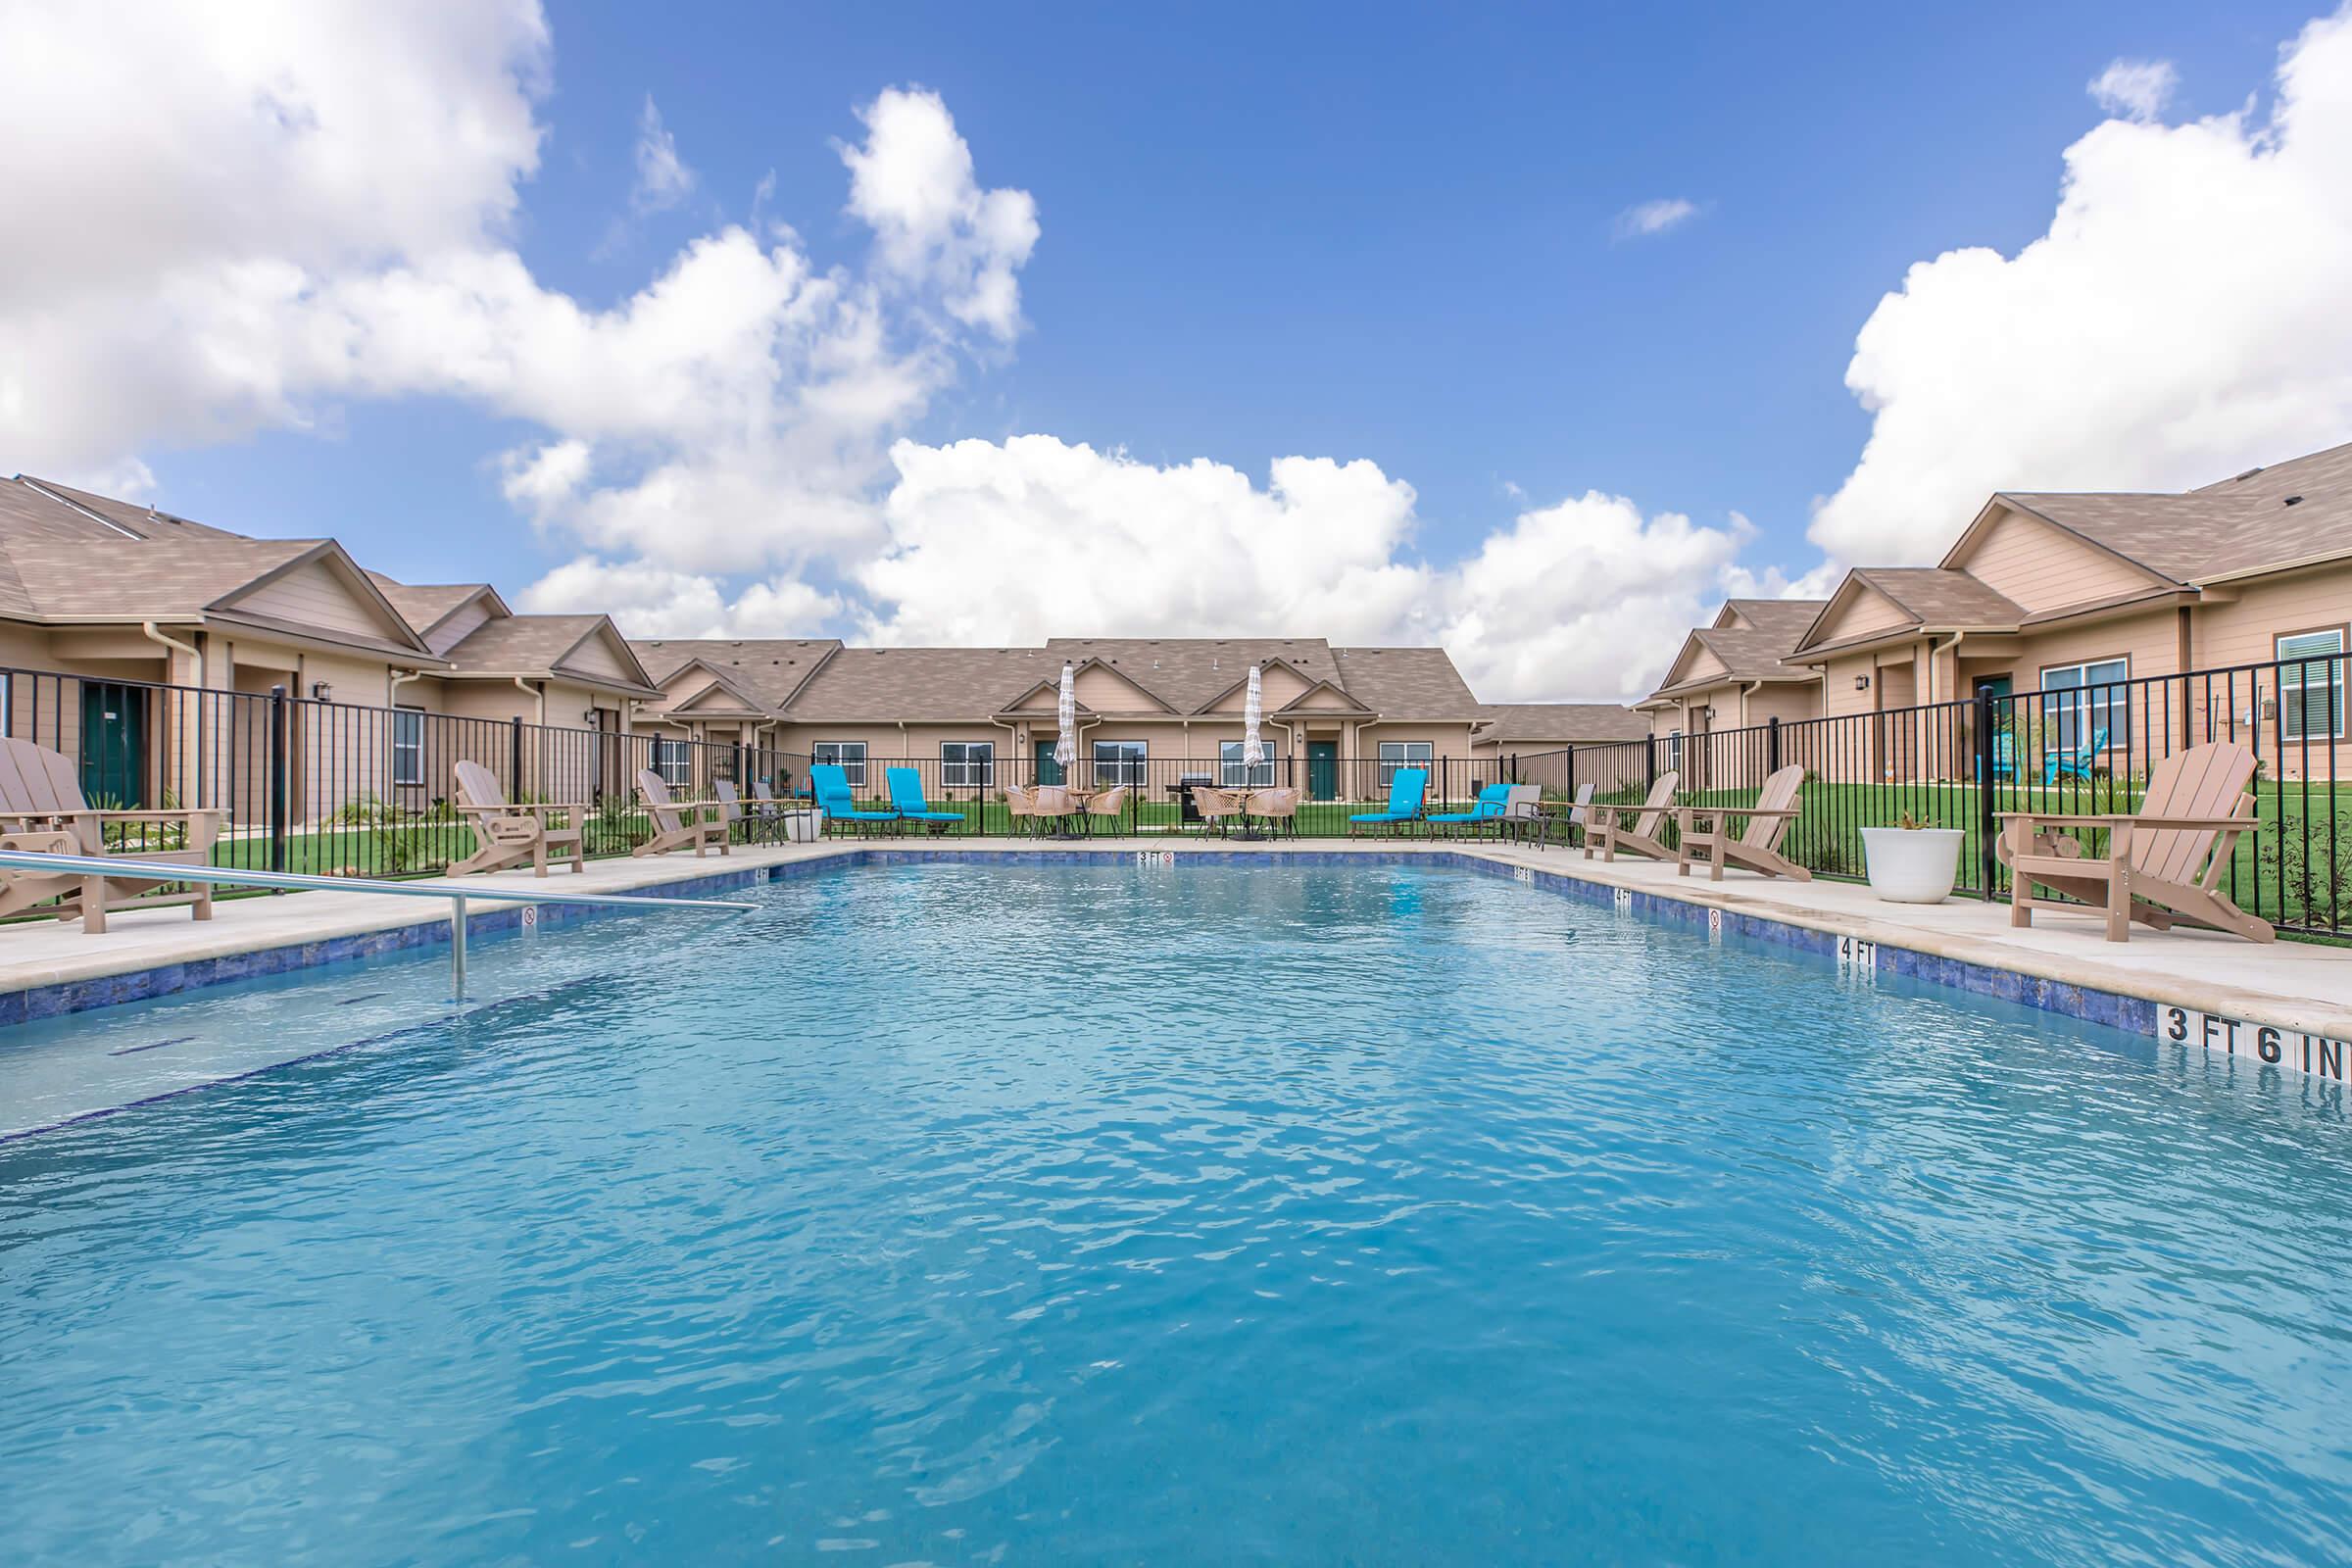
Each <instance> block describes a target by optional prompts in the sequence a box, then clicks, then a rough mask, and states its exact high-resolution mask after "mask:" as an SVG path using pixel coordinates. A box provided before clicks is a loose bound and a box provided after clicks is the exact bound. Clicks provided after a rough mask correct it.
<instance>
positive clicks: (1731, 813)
mask: <svg viewBox="0 0 2352 1568" xmlns="http://www.w3.org/2000/svg"><path fill="white" fill-rule="evenodd" d="M1804 782H1805V770H1804V769H1803V768H1802V767H1798V766H1794V765H1791V766H1789V767H1784V768H1782V769H1781V770H1780V771H1779V772H1777V773H1774V774H1773V775H1772V776H1771V777H1770V778H1768V779H1766V780H1765V781H1764V788H1763V789H1761V790H1759V791H1758V792H1757V793H1756V804H1755V805H1753V806H1681V807H1677V808H1675V812H1674V826H1675V836H1676V838H1677V839H1679V840H1680V841H1681V847H1680V848H1679V849H1678V850H1677V852H1676V855H1675V863H1674V869H1675V874H1676V875H1678V876H1689V875H1690V874H1691V866H1693V865H1696V864H1697V863H1699V862H1700V861H1702V860H1703V861H1705V862H1706V866H1707V880H1708V881H1710V882H1720V881H1722V880H1723V868H1724V867H1725V866H1726V865H1743V866H1745V867H1747V869H1749V870H1750V871H1761V872H1763V873H1764V874H1765V875H1766V876H1785V877H1788V878H1789V879H1790V880H1791V881H1796V882H1810V881H1812V880H1813V873H1812V872H1810V871H1808V870H1806V869H1805V868H1804V867H1803V866H1801V865H1799V864H1797V863H1796V862H1795V861H1794V860H1791V859H1790V858H1789V857H1787V856H1786V855H1783V854H1782V853H1781V839H1782V837H1783V836H1784V835H1785V834H1787V833H1788V831H1789V823H1791V822H1793V821H1795V820H1796V819H1797V817H1799V816H1801V815H1802V814H1803V809H1802V808H1801V807H1799V806H1798V805H1797V804H1796V796H1797V791H1798V790H1799V788H1801V787H1802V786H1803V784H1804ZM1742 817H1744V818H1745V819H1746V821H1747V826H1746V827H1745V828H1743V829H1741V830H1740V834H1739V836H1738V837H1736V838H1735V837H1734V836H1733V834H1732V823H1733V822H1734V821H1735V820H1736V819H1739V818H1742Z"/></svg>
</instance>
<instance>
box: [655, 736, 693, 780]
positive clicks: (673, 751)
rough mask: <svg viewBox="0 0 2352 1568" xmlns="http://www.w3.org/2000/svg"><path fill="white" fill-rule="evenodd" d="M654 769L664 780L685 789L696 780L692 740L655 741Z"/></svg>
mask: <svg viewBox="0 0 2352 1568" xmlns="http://www.w3.org/2000/svg"><path fill="white" fill-rule="evenodd" d="M654 771H655V772H657V773H659V774H661V775H662V783H664V784H667V785H671V786H672V787H674V788H679V789H683V788H685V787H686V786H688V785H690V784H692V783H693V782H694V745H693V743H692V742H690V741H665V740H661V739H657V740H655V742H654Z"/></svg>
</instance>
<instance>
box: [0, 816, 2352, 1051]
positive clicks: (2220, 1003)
mask: <svg viewBox="0 0 2352 1568" xmlns="http://www.w3.org/2000/svg"><path fill="white" fill-rule="evenodd" d="M1073 852H1074V853H1076V854H1079V855H1083V856H1087V857H1094V856H1113V857H1115V856H1133V855H1136V854H1138V853H1144V854H1149V855H1152V856H1155V857H1156V856H1159V855H1162V854H1167V855H1173V856H1174V857H1176V858H1177V859H1178V861H1181V860H1182V859H1183V858H1189V857H1195V856H1201V855H1210V856H1214V857H1216V858H1218V859H1219V860H1234V859H1241V858H1264V859H1267V860H1277V859H1281V858H1289V857H1293V856H1308V857H1322V858H1348V857H1355V856H1380V857H1396V856H1400V855H1401V856H1406V857H1420V856H1440V857H1459V858H1463V859H1465V860H1471V861H1477V862H1483V863H1484V864H1485V865H1486V866H1488V867H1491V868H1493V869H1494V870H1495V871H1496V872H1499V873H1501V874H1509V875H1515V876H1523V878H1524V879H1528V880H1538V881H1540V882H1542V883H1544V884H1548V885H1552V886H1555V887H1557V888H1559V889H1561V890H1562V891H1567V892H1570V893H1582V894H1583V895H1584V896H1585V897H1587V898H1590V899H1594V900H1596V901H1597V900H1598V899H1600V898H1601V897H1602V894H1601V890H1608V892H1609V895H1610V896H1612V897H1613V896H1614V895H1615V894H1616V893H1617V891H1618V890H1623V892H1624V893H1626V894H1628V895H1638V896H1642V897H1641V898H1640V901H1639V904H1638V905H1636V909H1637V912H1641V911H1642V910H1644V909H1646V910H1647V911H1649V912H1652V913H1657V914H1661V915H1664V916H1666V917H1669V918H1679V919H1682V920H1686V921H1691V922H1694V923H1702V928H1707V927H1706V926H1705V925H1704V923H1705V922H1709V921H1711V920H1730V921H1731V922H1732V924H1733V926H1734V927H1735V928H1736V929H1738V930H1740V931H1742V932H1745V933H1749V934H1763V935H1766V936H1767V938H1768V939H1770V940H1784V941H1787V940H1792V937H1791V935H1790V933H1814V934H1817V936H1818V938H1819V939H1824V940H1818V941H1815V942H1814V944H1813V945H1815V946H1817V947H1823V948H1827V949H1829V950H1831V951H1835V952H1837V953H1838V955H1839V956H1840V958H1841V959H1844V958H1846V957H1848V956H1853V957H1855V958H1856V959H1858V961H1860V962H1862V963H1864V964H1865V965H1866V966H1868V967H1871V968H1872V969H1874V970H1875V971H1879V972H1888V973H1897V974H1908V975H1913V976H1915V977H1919V978H1924V979H1929V980H1937V981H1942V982H1944V983H1947V984H1954V985H1961V986H1964V987H1966V988H1968V989H1973V990H1978V991H1986V992H1993V993H1995V994H2001V995H2010V996H2017V997H2019V998H2020V1000H2026V1001H2028V1002H2029V1003H2031V1004H2033V1005H2043V1006H2050V1007H2053V1008H2056V1009H2057V1010H2063V1011H2070V1012H2075V1013H2077V1014H2078V1015H2080V1016H2085V1017H2093V1018H2096V1019H2099V1020H2100V1021H2107V1022H2113V1023H2117V1024H2118V1025H2120V1026H2122V1027H2125V1028H2130V1029H2133V1030H2135V1031H2137V1032H2142V1033H2148V1034H2153V1035H2156V1036H2158V1037H2159V1038H2165V1039H2170V1040H2173V1041H2176V1042H2180V1043H2202V1044H2204V1045H2205V1046H2206V1047H2207V1048H2208V1049H2212V1050H2226V1051H2229V1052H2230V1053H2231V1054H2249V1055H2254V1054H2259V1055H2260V1058H2261V1059H2263V1060H2265V1061H2273V1062H2278V1061H2281V1060H2283V1061H2284V1062H2285V1064H2286V1065H2289V1066H2295V1065H2301V1066H2303V1067H2304V1069H2305V1070H2317V1069H2316V1068H2315V1067H2314V1066H2313V1062H2315V1061H2317V1060H2318V1059H2319V1058H2318V1057H2317V1056H2315V1055H2314V1052H2315V1049H2316V1048H2315V1046H2314V1042H2315V1041H2316V1042H2319V1043H2320V1044H2322V1045H2324V1046H2326V1047H2327V1048H2330V1050H2329V1052H2328V1053H2327V1055H2328V1059H2329V1060H2331V1061H2333V1062H2334V1063H2335V1064H2336V1071H2334V1072H2333V1073H2329V1074H2327V1076H2330V1077H2340V1076H2343V1073H2344V1070H2345V1069H2344V1066H2343V1057H2344V1056H2345V1055H2346V1054H2347V1053H2345V1051H2344V1049H2343V1046H2342V1044H2341V1043H2343V1042H2345V1041H2348V1040H2352V952H2347V951H2346V950H2344V949H2340V948H2328V947H2322V946H2318V945H2315V944H2308V943H2293V942H2279V943H2277V944H2273V945H2269V946H2263V945H2257V944H2254V943H2249V942H2245V941H2242V940H2240V939H2238V938H2235V937H2229V936H2223V935H2220V934H2218V933H2213V932H2202V931H2189V930H2186V929H2177V930H2175V931H2172V932H2143V931H2137V930H2135V931H2134V934H2133V936H2132V940H2131V942H2130V943H2128V944H2122V945H2118V944H2113V943H2109V942H2107V941H2106V940H2104V937H2103V934H2102V928H2101V926H2100V923H2099V921H2098V920H2097V919H2096V918H2095V917H2093V916H2091V915H2088V914H2083V913H2075V912H2070V911H2067V910H2063V909H2058V908H2052V907H2048V906H2044V907H2041V908H2040V909H2039V911H2038V912H2037V915H2036V920H2037V923H2036V924H2035V925H2034V927H2033V928H2032V929H2030V930H2025V931H2018V930H2013V929H2012V928H2011V927H2010V925H2009V923H2008V922H2009V909H2008V906H2007V905H2006V904H1987V903H1985V902H1982V901H1979V900H1975V899H1960V898H1955V899H1952V900H1949V901H1947V902H1945V903H1943V904H1940V905H1935V906H1925V907H1923V906H1908V905H1893V904H1884V903H1881V902H1879V900H1878V899H1877V898H1876V897H1874V896H1873V895H1872V893H1871V891H1870V890H1869V888H1867V887H1864V886H1860V885H1857V884H1851V883H1838V882H1819V881H1817V882H1811V883H1789V882H1772V881H1766V880H1765V879H1763V878H1761V877H1757V876H1753V875H1750V874H1747V873H1744V872H1739V871H1733V872H1731V873H1729V874H1727V876H1726V878H1725V880H1724V881H1722V882H1720V883H1711V882H1708V881H1706V880H1705V879H1704V877H1703V875H1694V876H1691V877H1688V878H1685V877H1679V876H1677V875H1676V874H1675V869H1674V867H1673V866H1672V865H1661V864H1656V863H1653V862H1649V861H1642V860H1635V859H1630V858H1629V859H1621V860H1619V861H1617V862H1616V863H1614V864H1604V863H1603V862H1601V861H1600V860H1598V859H1590V860H1589V859H1587V858H1585V857H1584V855H1583V853H1582V852H1581V851H1577V850H1570V849H1558V848H1553V849H1544V850H1538V849H1535V848H1532V847H1525V846H1515V845H1504V844H1493V843H1484V842H1478V841H1456V840H1443V841H1436V842H1432V841H1428V840H1417V839H1404V840H1387V839H1359V840H1302V841H1295V842H1282V843H1267V844H1243V843H1238V842H1234V841H1227V840H1214V839H1211V840H1200V839H1193V840H1174V839H1159V838H1149V839H1140V840H1139V839H1133V838H1123V839H1113V838H1101V839H1086V840H1079V841H1062V840H1043V841H1041V840H1034V839H975V838H955V839H913V838H907V839H868V840H856V839H852V840H828V841H826V842H824V843H821V844H801V845H774V846H757V847H741V846H739V847H737V848H736V849H735V851H734V852H733V853H732V854H730V855H728V856H725V857H719V856H707V857H704V858H694V857H692V856H685V855H671V856H665V857H662V858H653V859H629V858H622V859H612V860H594V861H590V862H589V864H588V868H587V869H586V870H585V871H584V872H580V873H576V874H575V873H572V872H568V871H559V872H555V873H553V874H551V875H550V876H548V877H546V878H545V879H539V878H534V877H533V876H532V875H531V874H530V873H529V872H528V871H527V870H522V871H506V872H498V873H495V874H492V875H490V876H486V877H478V878H473V879H471V880H472V881H474V882H477V883H480V884H483V885H486V886H497V887H505V888H515V889H520V890H526V891H528V890H537V891H542V892H544V893H545V894H546V895H547V898H548V902H549V904H551V905H556V904H560V903H561V901H562V898H563V896H564V893H565V892H567V891H578V892H584V893H626V892H631V891H635V890H640V889H646V888H660V889H664V890H667V891H672V892H675V893H678V894H681V895H683V894H687V893H694V894H697V895H709V896H718V897H723V896H724V893H725V889H726V886H727V885H729V884H733V885H736V886H748V885H750V884H752V883H755V882H758V881H762V880H765V879H766V878H768V877H769V876H770V875H773V874H775V873H776V870H777V868H779V867H784V866H812V865H813V864H814V863H817V862H823V861H828V860H843V859H848V860H853V861H855V860H858V859H861V858H868V857H870V856H872V855H875V854H880V855H882V856H886V857H887V858H890V859H892V860H900V859H911V858H918V857H932V856H968V855H973V854H981V855H988V856H1062V857H1066V856H1069V855H1071V854H1072V853H1073ZM1555 879H1556V880H1555ZM1621 902H1629V903H1630V902H1632V901H1631V900H1626V901H1621ZM1707 910H1718V911H1722V913H1721V914H1720V915H1717V916H1710V915H1708V914H1706V913H1704V912H1703V911H1707ZM518 918H519V916H518V914H517V912H516V908H515V907H513V906H507V907H500V906H475V907H474V915H473V929H476V930H481V931H494V930H497V929H500V928H502V927H506V926H512V925H513V924H514V923H515V921H516V920H517V919H518ZM555 918H561V915H560V914H559V915H556V916H555ZM708 918H711V919H724V918H728V916H725V915H722V914H711V915H710V916H708ZM447 931H448V919H447V913H446V907H444V906H440V905H435V904H430V903H424V902H421V901H417V900H409V899H390V898H383V897H379V896H375V895H370V894H365V893H341V892H312V893H300V894H289V895H283V896H273V897H261V898H245V899H233V900H228V901H224V902H222V903H221V904H220V905H219V907H218V913H217V914H216V916H215V918H214V919H213V920H211V921H210V922H205V923H199V922H197V921H194V920H192V919H190V918H189V915H188V912H187V911H186V910H185V909H184V908H164V909H146V910H129V911H123V912H120V913H117V914H115V915H114V916H113V917H112V919H111V922H110V929H109V930H108V932H107V934H106V935H104V936H101V937H92V936H85V935H84V934H83V933H82V931H81V928H80V926H79V925H78V924H77V923H63V922H42V923H39V924H28V925H18V926H10V927H7V928H0V1023H13V1022H17V1021H21V1020H25V1019H27V1018H38V1017H48V1016H55V1015H57V1014H60V1013H66V1012H73V1011H78V1010H83V1009H85V1008H88V1007H93V1006H104V1005H110V1004H112V1003H115V1002H125V1001H136V1000H140V999H142V998H145V997H151V996H164V995H172V994H174V993H177V992H181V991H185V990H191V989H195V988H197V987H200V986H205V985H210V984H217V983H221V982H222V981H226V980H233V979H240V978H246V977H248V976H251V975H257V974H268V973H276V972H282V971H284V970H288V969H294V968H301V967H306V966H309V965H313V964H318V963H326V962H333V961H336V960H338V959H341V958H345V957H357V956H366V955H368V954H370V953H378V952H385V951H391V950H394V949H398V948H405V947H418V946H427V945H430V944H432V943H435V942H439V941H444V940H446V936H447ZM1800 945H1801V944H1800ZM1987 975H1991V976H1996V977H2024V978H2025V979H2026V980H2028V981H2030V982H2047V983H2048V986H2047V987H2029V988H2028V990H2027V991H2026V993H2025V994H2023V995H2022V996H2020V993H2019V990H2018V987H2016V986H2015V985H2013V984H2012V985H2002V984H1989V983H1986V980H1985V977H1986V976H1987ZM2044 991H2049V992H2053V993H2056V992H2064V993H2067V994H2068V996H2060V997H2057V998H2056V999H2055V1000H2052V998H2050V997H2045V996H2044V995H2043V994H2042V993H2043V992H2044ZM2078 992H2079V993H2093V994H2103V996H2102V998H2101V1002H2100V1005H2096V1006H2089V1005H2076V1002H2075V1001H2072V1000H2069V997H2071V994H2072V993H2078ZM2117 998H2121V999H2125V1000H2126V1001H2127V1002H2130V1003H2131V1004H2134V1005H2131V1006H2130V1007H2127V1008H2118V1007H2117V1006H2116V1005H2114V1004H2113V999H2117ZM2273 1036H2275V1037H2278V1038H2277V1039H2275V1040H2274V1039H2273V1038H2270V1037H2273ZM2298 1036H2299V1037H2301V1043H2300V1047H2299V1049H2300V1050H2301V1052H2302V1054H2303V1056H2304V1057H2305V1058H2306V1059H2305V1060H2304V1061H2302V1062H2300V1063H2298V1062H2297V1061H2296V1060H2295V1059H2294V1058H2295V1054H2296V1051H2297V1050H2298V1044H2297V1041H2296V1038H2295V1037H2298ZM2274 1044H2276V1045H2277V1047H2278V1053H2279V1054H2272V1053H2271V1050H2270V1049H2269V1048H2270V1047H2271V1046H2272V1045H2274Z"/></svg>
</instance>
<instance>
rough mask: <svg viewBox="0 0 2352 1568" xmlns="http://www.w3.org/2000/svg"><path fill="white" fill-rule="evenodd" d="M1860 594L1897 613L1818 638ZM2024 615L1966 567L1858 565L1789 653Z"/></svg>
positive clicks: (2006, 626)
mask: <svg viewBox="0 0 2352 1568" xmlns="http://www.w3.org/2000/svg"><path fill="white" fill-rule="evenodd" d="M1864 595H1875V596H1876V597H1877V598H1879V599H1881V600H1883V601H1885V602H1886V603H1887V605H1889V606H1891V607H1892V608H1893V609H1894V611H1895V613H1896V614H1897V616H1898V617H1899V618H1898V619H1896V620H1894V621H1893V622H1891V623H1889V624H1887V625H1883V626H1876V627H1873V628H1871V629H1870V630H1869V631H1867V632H1858V633H1856V634H1854V635H1852V636H1847V637H1840V638H1838V639H1837V640H1835V641H1824V640H1822V639H1823V636H1824V633H1825V632H1827V630H1828V629H1829V628H1830V627H1831V626H1832V625H1834V624H1835V623H1836V622H1837V619H1838V614H1839V613H1840V612H1842V611H1843V610H1844V609H1845V608H1846V607H1847V606H1848V605H1851V604H1852V603H1854V601H1855V600H1857V599H1859V598H1861V597H1863V596H1864ZM2025 619H2026V612H2025V610H2024V609H2023V608H2022V607H2021V606H2019V605H2018V604H2017V603H2016V602H2015V601H2014V600H2011V599H2009V598H2007V597H2006V596H2004V595H2002V594H1999V593H1996V592H1994V591H1993V589H1992V588H1990V587H1988V586H1987V585H1986V584H1985V582H1983V581H1982V580H1981V579H1979V578H1976V577H1972V576H1970V575H1969V574H1968V573H1967V572H1965V571H1954V570H1952V569H1951V568H1950V567H1947V566H1856V567H1854V568H1853V569H1852V570H1850V571H1848V572H1847V573H1846V574H1845V576H1844V578H1843V579H1842V580H1841V581H1840V582H1839V583H1838V589H1837V592H1835V593H1833V594H1831V595H1830V598H1829V603H1827V604H1826V605H1824V606H1823V607H1822V609H1821V613H1819V614H1818V615H1816V616H1814V617H1813V623H1812V624H1811V625H1810V626H1809V627H1807V628H1806V631H1805V635H1804V638H1803V639H1802V640H1801V641H1800V642H1798V644H1797V646H1796V650H1795V652H1794V653H1793V654H1792V655H1791V656H1790V657H1791V658H1812V657H1814V656H1818V655H1820V654H1824V653H1828V652H1832V651H1834V650H1838V649H1844V648H1858V647H1862V646H1864V645H1866V644H1870V643H1877V642H1883V641H1885V640H1886V639H1887V638H1889V637H1907V636H1917V635H1918V634H1919V633H1921V632H1945V631H2015V630H2016V629H2017V628H2018V626H2019V625H2020V624H2022V623H2023V622H2024V620H2025Z"/></svg>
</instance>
